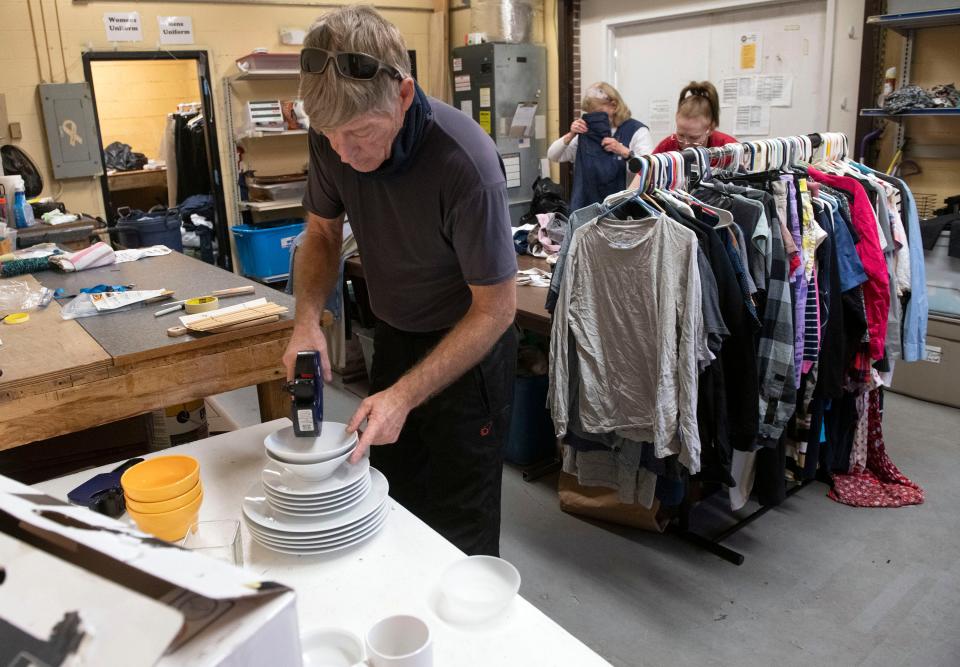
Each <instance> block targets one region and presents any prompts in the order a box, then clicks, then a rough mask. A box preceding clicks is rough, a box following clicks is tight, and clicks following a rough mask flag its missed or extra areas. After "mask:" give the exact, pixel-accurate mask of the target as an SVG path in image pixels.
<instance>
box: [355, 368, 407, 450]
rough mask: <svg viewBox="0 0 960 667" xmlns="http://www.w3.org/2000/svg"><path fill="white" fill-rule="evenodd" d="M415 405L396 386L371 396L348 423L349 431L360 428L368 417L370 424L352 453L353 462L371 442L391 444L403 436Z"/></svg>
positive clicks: (372, 443)
mask: <svg viewBox="0 0 960 667" xmlns="http://www.w3.org/2000/svg"><path fill="white" fill-rule="evenodd" d="M413 408H414V406H413V405H412V404H411V402H410V401H409V400H408V399H407V398H406V396H404V395H403V393H402V392H401V391H400V390H399V389H397V388H396V387H395V386H394V387H391V388H389V389H386V390H384V391H381V392H378V393H376V394H374V395H373V396H368V397H367V398H365V399H363V402H362V403H360V407H359V408H357V411H356V412H355V413H354V415H353V419H351V420H350V423H349V424H348V425H347V433H355V432H356V431H357V430H359V428H360V425H361V424H362V423H363V421H364V420H366V421H367V428H365V429H364V430H363V432H362V433H361V434H360V442H359V444H358V445H357V448H356V449H355V450H354V451H353V455H352V456H351V457H350V463H356V462H357V461H359V460H360V459H362V458H363V457H364V456H365V455H366V453H367V450H368V449H370V447H371V445H390V444H393V443H394V442H396V441H397V438H399V437H400V431H401V430H403V424H404V423H405V422H406V421H407V415H408V414H410V410H412V409H413Z"/></svg>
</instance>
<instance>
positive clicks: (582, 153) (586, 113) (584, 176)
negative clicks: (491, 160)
mask: <svg viewBox="0 0 960 667" xmlns="http://www.w3.org/2000/svg"><path fill="white" fill-rule="evenodd" d="M580 109H581V111H582V112H583V116H582V117H581V118H578V119H576V120H575V121H573V123H572V124H571V125H570V131H569V132H567V133H566V134H565V135H563V136H562V137H560V138H559V139H557V140H556V141H554V142H553V144H551V145H550V148H548V149H547V157H548V158H549V159H550V160H552V161H553V162H573V163H574V169H573V193H572V195H571V197H570V210H571V211H575V210H577V209H578V208H583V207H584V206H587V205H589V204H593V203H595V202H598V201H602V200H603V199H604V198H605V197H606V196H607V195H611V194H613V193H615V192H620V191H621V190H623V188H624V186H625V185H626V184H627V183H629V182H630V180H631V179H632V178H633V172H631V171H630V170H629V169H628V167H627V160H629V159H630V158H632V157H633V156H634V155H646V154H647V153H649V152H650V149H651V148H652V147H653V140H652V139H651V137H650V130H649V129H648V128H647V126H646V125H644V124H643V123H641V122H640V121H638V120H636V119H634V118H631V117H630V108H629V107H628V106H627V105H626V104H625V103H624V101H623V98H622V97H620V93H619V92H618V91H617V89H616V88H614V87H613V86H611V85H610V84H609V83H604V82H602V81H601V82H600V83H595V84H593V85H592V86H590V87H589V88H587V92H586V94H584V96H583V100H582V102H581V103H580Z"/></svg>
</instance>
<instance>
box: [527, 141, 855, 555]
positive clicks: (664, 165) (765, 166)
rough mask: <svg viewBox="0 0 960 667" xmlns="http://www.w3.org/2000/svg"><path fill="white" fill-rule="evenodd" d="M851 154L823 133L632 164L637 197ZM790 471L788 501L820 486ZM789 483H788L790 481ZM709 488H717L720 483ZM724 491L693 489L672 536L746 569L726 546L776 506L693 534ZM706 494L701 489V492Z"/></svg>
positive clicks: (556, 465)
mask: <svg viewBox="0 0 960 667" xmlns="http://www.w3.org/2000/svg"><path fill="white" fill-rule="evenodd" d="M818 149H820V150H818ZM848 149H849V143H848V140H847V137H846V136H845V135H843V134H840V133H830V132H821V133H812V134H807V135H800V136H794V137H778V138H774V139H764V140H759V141H754V142H743V143H738V144H728V145H726V146H721V147H716V148H703V147H701V148H687V149H684V150H683V151H680V152H671V153H661V154H654V155H642V156H635V157H633V158H631V159H630V161H629V163H628V164H629V168H630V170H631V171H632V172H634V173H636V174H638V175H639V176H640V181H641V183H640V187H639V188H637V190H636V194H637V195H639V194H643V193H645V192H649V191H651V190H652V189H655V188H669V187H671V186H674V184H676V183H680V182H682V183H683V185H684V186H686V185H687V184H688V182H689V180H690V179H695V180H696V181H699V179H700V178H701V177H702V176H704V175H705V174H706V173H707V172H708V171H710V170H712V169H717V170H719V171H720V172H734V171H736V172H740V173H744V172H745V173H758V172H763V171H768V170H771V169H784V168H788V167H789V166H790V165H792V164H794V163H795V162H796V161H797V160H803V161H806V162H810V161H812V160H813V158H814V157H815V156H817V157H823V158H825V159H828V160H836V159H841V160H842V159H844V158H846V157H847V155H848ZM818 153H819V155H818ZM781 437H783V436H781ZM560 468H561V464H560V461H559V460H553V461H549V462H546V463H543V464H540V465H539V466H536V467H534V468H531V469H528V470H527V471H525V472H524V473H523V477H524V480H525V481H528V482H532V481H534V480H536V479H539V478H540V477H542V476H544V475H546V474H549V473H551V472H554V471H557V470H559V469H560ZM787 469H788V470H791V471H792V472H794V473H797V474H796V479H797V481H796V482H795V483H793V484H792V485H791V486H790V487H789V488H787V489H786V491H785V494H784V501H785V500H786V499H787V498H789V497H791V496H793V495H794V494H795V493H797V492H798V491H800V490H801V489H802V488H804V487H805V486H807V485H808V484H810V483H811V482H812V481H814V480H805V481H804V480H802V477H801V475H800V474H799V471H798V470H796V469H792V468H791V466H790V465H789V464H788V467H787ZM784 483H785V484H786V483H787V482H786V480H785V482H784ZM707 486H714V484H709V485H707ZM720 488H722V487H721V486H719V485H716V488H715V489H714V490H713V491H710V492H709V493H708V494H707V495H706V496H703V497H700V498H698V499H693V498H692V496H691V493H690V491H691V489H690V487H688V489H687V493H686V497H685V498H684V500H683V501H682V502H681V504H680V505H679V508H678V513H677V515H676V516H675V517H673V520H675V521H676V523H675V524H674V523H673V521H671V528H670V529H668V532H671V533H673V534H676V535H678V536H679V537H680V538H681V539H684V540H685V541H687V542H689V543H691V544H693V545H695V546H698V547H700V548H702V549H705V550H706V551H709V552H710V553H712V554H714V555H716V556H718V557H719V558H722V559H724V560H726V561H727V562H729V563H732V564H734V565H741V564H742V563H743V561H744V556H743V554H741V553H740V552H738V551H735V550H733V549H730V548H729V547H727V546H725V545H723V544H722V542H723V541H724V540H726V539H727V538H729V537H730V536H731V535H734V534H735V533H737V532H738V531H739V530H741V529H742V528H744V527H746V526H748V525H749V524H751V523H753V522H754V521H756V520H757V519H759V518H760V517H761V516H763V515H764V514H766V513H767V512H768V511H769V510H770V509H772V508H773V507H775V506H776V504H770V505H761V506H760V507H759V508H758V509H757V510H755V511H753V512H751V513H750V514H748V515H746V516H744V517H743V518H741V519H739V520H738V521H736V522H735V523H734V524H733V525H731V526H729V527H728V528H726V529H724V530H722V531H721V532H719V533H718V534H716V535H713V536H710V537H708V536H704V535H701V534H699V533H697V532H695V531H693V530H691V528H690V515H691V513H692V511H693V509H694V507H696V506H697V505H698V504H699V503H701V502H702V501H703V500H704V499H705V498H707V497H709V496H711V495H712V494H713V493H714V492H715V491H716V490H718V489H720ZM702 489H703V487H702V486H701V487H700V490H702ZM778 504H779V503H778Z"/></svg>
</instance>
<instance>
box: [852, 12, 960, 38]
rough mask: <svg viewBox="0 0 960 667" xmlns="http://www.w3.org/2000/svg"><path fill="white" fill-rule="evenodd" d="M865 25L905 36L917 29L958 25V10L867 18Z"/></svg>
mask: <svg viewBox="0 0 960 667" xmlns="http://www.w3.org/2000/svg"><path fill="white" fill-rule="evenodd" d="M867 25H876V26H880V27H881V28H890V29H891V30H896V31H897V32H899V33H900V34H901V35H904V36H907V35H908V33H909V32H911V31H913V30H916V29H917V28H939V27H941V26H945V25H960V9H934V10H930V11H924V12H908V13H906V14H882V15H880V16H868V17H867Z"/></svg>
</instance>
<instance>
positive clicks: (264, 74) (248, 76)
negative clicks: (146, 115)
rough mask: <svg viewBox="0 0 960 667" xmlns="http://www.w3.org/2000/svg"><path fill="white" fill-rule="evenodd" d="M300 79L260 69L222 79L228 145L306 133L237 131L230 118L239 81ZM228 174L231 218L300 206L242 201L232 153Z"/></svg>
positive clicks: (289, 72) (278, 277) (269, 280)
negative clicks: (230, 181)
mask: <svg viewBox="0 0 960 667" xmlns="http://www.w3.org/2000/svg"><path fill="white" fill-rule="evenodd" d="M299 79H300V72H299V70H265V71H264V70H261V71H255V72H240V73H239V74H235V75H233V76H225V77H224V78H223V99H224V105H225V107H226V112H227V132H228V133H229V139H230V145H231V146H234V147H236V146H237V145H238V144H239V143H240V142H242V141H248V140H257V141H263V140H267V139H271V138H278V137H290V136H306V134H307V130H285V131H283V132H264V131H261V130H253V131H249V130H248V131H245V132H237V127H236V123H235V119H234V117H233V95H234V88H233V86H234V84H235V83H237V82H240V81H244V82H251V83H254V82H258V81H297V80H299ZM230 173H231V175H232V177H233V193H234V198H233V199H234V210H235V213H234V219H235V220H238V221H239V220H240V219H241V213H242V212H243V211H254V212H256V213H265V212H269V211H283V210H292V209H297V208H301V206H302V205H303V204H302V202H301V200H299V199H280V200H277V201H245V200H243V199H241V198H240V188H239V180H240V174H239V171H238V169H237V160H236V157H235V156H234V158H233V159H231V160H230ZM288 277H289V276H288V275H287V274H285V273H284V274H280V275H276V276H270V277H269V278H261V279H259V282H262V283H268V284H269V283H278V282H283V281H285V280H287V278H288Z"/></svg>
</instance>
